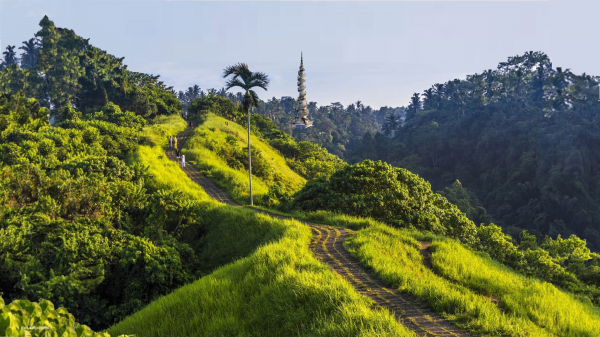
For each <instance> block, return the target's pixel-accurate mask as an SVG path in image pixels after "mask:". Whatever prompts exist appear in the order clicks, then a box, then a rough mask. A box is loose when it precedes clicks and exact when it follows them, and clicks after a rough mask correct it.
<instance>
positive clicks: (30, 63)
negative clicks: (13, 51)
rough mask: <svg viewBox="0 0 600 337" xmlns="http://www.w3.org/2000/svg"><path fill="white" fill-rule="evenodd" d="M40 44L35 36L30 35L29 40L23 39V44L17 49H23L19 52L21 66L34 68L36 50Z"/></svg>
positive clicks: (36, 55)
mask: <svg viewBox="0 0 600 337" xmlns="http://www.w3.org/2000/svg"><path fill="white" fill-rule="evenodd" d="M41 47H42V45H41V44H40V41H39V39H38V38H37V37H35V38H34V37H32V38H31V39H29V41H23V46H21V47H19V49H23V54H21V67H23V68H34V67H35V64H36V63H37V57H38V51H39V50H40V48H41Z"/></svg>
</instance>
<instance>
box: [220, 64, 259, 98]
mask: <svg viewBox="0 0 600 337" xmlns="http://www.w3.org/2000/svg"><path fill="white" fill-rule="evenodd" d="M229 75H233V77H232V78H230V79H229V80H227V84H226V86H225V89H226V90H229V89H231V88H233V87H239V88H242V89H244V90H245V91H246V97H247V99H245V102H244V103H245V104H244V105H247V108H248V107H249V106H250V105H251V104H253V105H255V106H258V102H259V99H258V95H257V94H256V92H255V91H254V90H252V88H255V87H259V88H263V89H265V90H267V86H269V76H267V75H266V74H265V73H261V72H252V71H250V69H248V65H247V64H245V63H238V64H236V65H234V66H229V67H227V68H225V70H224V71H223V78H225V77H227V76H229Z"/></svg>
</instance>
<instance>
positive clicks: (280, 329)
mask: <svg viewBox="0 0 600 337" xmlns="http://www.w3.org/2000/svg"><path fill="white" fill-rule="evenodd" d="M160 151H162V149H161V147H160V146H158V145H155V146H142V147H140V149H139V151H137V152H136V153H134V154H132V155H131V156H130V157H129V159H130V161H131V162H132V163H133V162H138V163H142V164H144V165H147V166H150V170H151V172H152V174H153V177H152V178H151V179H150V180H149V181H148V182H147V185H148V187H149V188H157V189H178V190H180V191H183V192H184V193H186V194H188V195H189V196H190V197H192V198H195V199H196V200H198V202H199V204H200V205H201V208H202V211H201V212H200V213H201V214H200V220H201V221H200V223H201V226H200V227H196V228H192V229H190V230H189V231H188V232H187V233H186V235H185V241H187V242H188V243H190V244H192V246H194V248H195V250H196V251H197V252H199V258H200V260H201V261H202V263H203V270H205V271H212V270H214V269H215V268H216V270H215V271H214V272H212V273H211V274H210V275H207V276H205V277H203V278H201V279H199V280H197V281H196V282H194V283H192V284H188V285H186V286H184V287H182V288H180V289H178V290H176V291H174V292H173V293H171V294H169V295H166V296H163V297H161V298H160V299H158V300H156V301H154V302H152V303H151V304H149V305H148V306H146V307H145V308H144V309H142V310H141V311H139V312H137V313H135V314H133V315H131V316H129V317H127V318H126V319H124V320H123V321H121V322H120V323H118V324H116V325H115V326H113V327H111V328H109V329H108V330H107V332H108V333H109V334H110V335H111V336H118V335H120V334H136V335H137V336H153V337H163V336H164V337H167V336H173V337H175V336H177V337H179V336H291V335H296V336H315V335H319V336H349V335H352V336H414V334H413V333H412V332H410V331H408V330H407V329H406V328H405V327H404V326H402V325H401V324H399V323H398V322H397V321H396V320H395V319H394V317H393V316H391V315H390V314H389V313H388V312H386V311H384V310H383V309H381V308H375V307H374V306H373V304H372V302H371V301H370V300H369V299H368V298H366V297H364V296H362V295H360V294H359V293H358V292H356V290H355V289H354V288H353V287H352V286H351V285H350V284H349V283H348V282H346V281H345V280H343V279H342V278H340V277H339V276H337V275H335V274H334V273H333V272H332V271H331V270H330V269H329V268H328V267H327V266H325V265H324V264H323V263H321V262H319V261H318V260H316V259H315V258H314V256H313V254H312V253H311V252H310V250H309V248H308V247H309V243H310V240H311V238H312V234H311V231H310V229H309V228H308V227H307V226H305V225H303V224H301V223H300V222H298V221H295V220H279V219H274V218H271V217H268V216H266V215H263V214H259V213H256V212H254V211H252V210H249V209H242V208H236V207H230V206H225V205H223V204H220V203H217V202H214V201H207V200H206V194H205V192H204V191H203V190H202V189H201V188H200V187H197V186H196V187H194V186H195V184H193V183H191V181H189V180H186V178H187V177H183V176H181V175H180V173H182V174H183V172H181V171H180V170H179V169H178V168H177V167H176V166H175V167H172V166H171V164H172V163H171V162H170V161H169V160H168V159H167V158H166V156H164V155H163V156H161V154H160ZM194 230H195V231H196V232H194Z"/></svg>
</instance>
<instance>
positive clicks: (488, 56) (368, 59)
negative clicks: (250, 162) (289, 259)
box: [0, 0, 600, 108]
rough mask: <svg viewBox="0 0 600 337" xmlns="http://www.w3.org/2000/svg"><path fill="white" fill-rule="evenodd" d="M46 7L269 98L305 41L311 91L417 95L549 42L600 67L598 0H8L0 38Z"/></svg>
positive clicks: (148, 65) (96, 33)
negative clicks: (256, 79) (254, 75)
mask: <svg viewBox="0 0 600 337" xmlns="http://www.w3.org/2000/svg"><path fill="white" fill-rule="evenodd" d="M44 14H47V15H48V16H49V17H50V19H51V20H53V21H54V23H55V24H56V25H57V26H58V27H66V28H70V29H73V30H74V31H75V32H76V33H77V34H78V35H80V36H82V37H85V38H90V43H92V44H93V45H95V46H97V47H99V48H101V49H104V50H107V51H108V52H109V53H111V54H113V55H115V56H117V57H122V56H124V57H125V63H126V64H128V66H129V69H130V70H134V71H141V72H147V73H153V74H159V75H161V77H162V79H163V80H164V81H165V82H166V83H167V84H169V85H173V86H175V88H176V89H178V90H180V89H185V88H186V87H188V86H191V85H193V84H198V85H200V87H202V88H203V89H206V88H210V87H215V88H221V87H223V86H224V83H225V80H224V79H223V78H222V77H221V74H222V70H223V68H224V67H226V66H227V65H231V64H234V63H237V62H245V63H248V64H249V66H250V69H251V70H253V71H262V72H265V73H267V74H268V75H269V76H270V77H271V80H272V81H271V85H270V87H269V90H268V92H264V91H263V90H262V89H259V90H258V93H259V96H260V97H261V98H263V99H267V98H270V97H273V96H275V97H280V96H284V95H285V96H293V97H296V96H297V91H296V75H297V71H298V66H299V62H300V51H303V52H304V61H305V68H306V77H307V82H306V85H307V98H308V100H309V101H316V102H317V103H318V104H320V105H326V104H329V103H331V102H341V103H343V104H344V105H347V104H350V103H352V102H355V101H357V100H361V101H363V103H364V104H365V105H371V106H372V107H374V108H379V107H380V106H383V105H388V106H401V105H406V104H407V103H408V100H409V97H410V96H411V95H412V93H413V92H422V91H423V90H424V89H427V88H429V87H430V86H431V85H432V84H434V83H436V82H440V83H441V82H445V81H448V80H452V79H455V78H465V76H466V75H468V74H473V73H480V72H482V71H483V70H486V69H490V68H495V67H496V66H497V65H498V63H499V62H502V61H505V60H506V59H507V57H508V56H514V55H517V54H522V53H523V52H525V51H529V50H533V51H543V52H546V53H547V54H548V55H549V56H550V57H551V59H552V62H553V64H554V66H562V67H565V68H570V69H571V70H572V71H574V72H576V73H583V72H586V73H588V74H592V75H600V58H599V57H598V56H599V55H600V53H599V51H600V50H599V48H600V47H599V46H600V44H599V43H598V37H599V36H598V35H599V34H600V29H599V25H598V23H597V16H598V15H600V1H597V0H594V1H592V0H587V1H583V0H551V1H547V2H447V1H443V2H390V1H386V2H342V1H334V2H313V1H311V2H287V1H284V2H279V1H268V2H267V1H265V2H253V1H243V2H208V1H158V0H157V1H93V0H92V1H82V0H77V1H65V0H56V1H38V0H30V1H23V0H22V1H10V0H9V1H6V0H1V1H0V48H2V50H4V49H5V47H6V45H7V44H10V45H20V44H21V41H23V40H26V39H29V38H30V37H32V36H33V33H35V32H37V31H38V30H39V26H38V23H39V21H40V20H41V18H42V17H43V15H44Z"/></svg>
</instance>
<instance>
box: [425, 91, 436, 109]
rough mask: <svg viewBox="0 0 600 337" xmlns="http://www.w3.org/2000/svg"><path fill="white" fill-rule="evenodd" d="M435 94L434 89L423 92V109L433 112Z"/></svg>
mask: <svg viewBox="0 0 600 337" xmlns="http://www.w3.org/2000/svg"><path fill="white" fill-rule="evenodd" d="M434 96H435V93H434V92H433V88H429V89H427V90H425V91H424V92H423V98H424V99H423V109H425V110H431V109H433V99H434Z"/></svg>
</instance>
